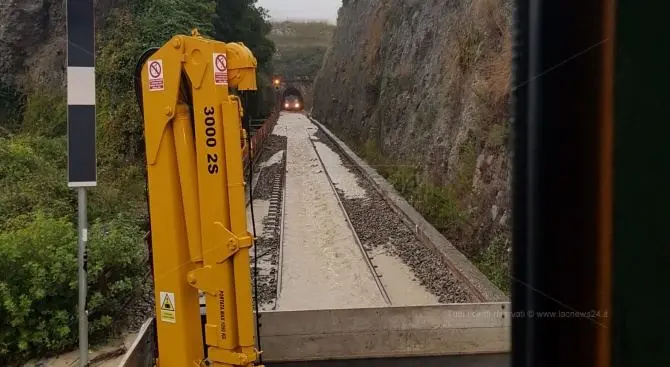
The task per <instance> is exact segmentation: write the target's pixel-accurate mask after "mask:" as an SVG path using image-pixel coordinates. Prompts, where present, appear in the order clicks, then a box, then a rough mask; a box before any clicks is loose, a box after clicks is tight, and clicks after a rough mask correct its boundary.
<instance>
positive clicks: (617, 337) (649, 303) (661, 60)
mask: <svg viewBox="0 0 670 367" xmlns="http://www.w3.org/2000/svg"><path fill="white" fill-rule="evenodd" d="M669 15H670V2H669V1H644V2H642V1H635V0H621V1H619V2H618V6H617V26H616V32H617V40H616V79H615V99H616V107H615V158H614V159H615V163H614V164H615V173H614V175H615V187H614V195H615V199H614V210H615V214H614V284H613V292H614V294H613V303H614V309H613V318H614V319H613V326H612V327H613V343H614V346H613V365H614V366H617V367H619V366H621V367H623V366H626V367H628V366H635V367H637V366H650V367H651V366H654V367H655V366H670V317H668V316H670V188H668V185H669V184H670V24H669V23H670V21H669V19H670V18H669Z"/></svg>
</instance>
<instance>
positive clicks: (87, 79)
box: [67, 0, 97, 366]
mask: <svg viewBox="0 0 670 367" xmlns="http://www.w3.org/2000/svg"><path fill="white" fill-rule="evenodd" d="M67 37H68V46H67V104H68V106H67V142H68V144H67V147H68V186H69V187H72V188H76V189H77V195H78V202H79V205H78V207H79V250H78V262H79V362H80V366H88V312H87V310H86V291H87V289H86V282H87V281H86V270H87V266H86V265H87V264H86V263H87V259H86V245H87V242H88V223H87V222H88V221H87V217H86V188H87V187H93V186H96V181H97V172H96V153H95V13H94V5H93V0H67Z"/></svg>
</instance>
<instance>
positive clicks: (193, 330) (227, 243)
mask: <svg viewBox="0 0 670 367" xmlns="http://www.w3.org/2000/svg"><path fill="white" fill-rule="evenodd" d="M255 69H256V59H255V58H254V56H253V54H252V53H251V51H249V49H248V48H246V47H245V46H244V45H243V44H240V43H228V44H226V43H223V42H217V41H213V40H209V39H206V38H204V37H202V36H200V35H199V34H198V33H197V31H196V32H194V34H193V35H191V36H184V35H179V36H175V37H173V38H172V39H171V40H170V41H169V42H167V43H166V44H165V45H164V46H163V47H161V48H160V49H158V50H157V51H156V52H155V53H153V54H152V55H151V56H150V57H148V59H147V60H146V61H145V62H144V67H142V75H141V79H142V88H141V95H142V97H141V104H142V111H143V115H144V116H143V117H144V130H145V144H146V149H147V172H148V192H149V210H150V214H151V216H150V217H151V233H152V246H153V248H152V261H153V265H154V288H155V289H154V291H155V302H156V321H157V339H158V360H159V361H160V363H157V365H159V366H160V367H172V366H175V367H177V366H179V367H183V366H188V365H194V364H195V365H200V364H201V363H202V362H203V361H205V359H207V360H208V361H209V363H210V365H211V366H252V365H254V363H255V361H256V359H257V357H258V355H259V353H260V352H259V351H257V350H256V349H255V333H254V313H253V302H252V289H251V268H250V264H249V248H250V247H251V246H252V243H253V238H252V236H251V235H250V234H249V232H248V230H247V223H246V220H247V219H246V209H245V199H244V198H245V196H244V187H245V182H244V171H243V156H242V151H243V149H244V147H243V146H242V144H240V142H241V140H242V138H243V137H244V136H245V133H246V132H244V131H242V130H243V129H242V122H241V118H242V116H243V113H244V111H243V106H242V103H241V100H240V99H239V97H237V96H236V95H234V94H233V93H232V92H231V90H230V89H231V88H235V89H237V90H254V89H256V74H255ZM199 292H203V293H204V295H205V301H206V322H205V325H204V343H205V344H206V346H207V348H206V350H205V348H203V331H202V326H201V322H200V307H199Z"/></svg>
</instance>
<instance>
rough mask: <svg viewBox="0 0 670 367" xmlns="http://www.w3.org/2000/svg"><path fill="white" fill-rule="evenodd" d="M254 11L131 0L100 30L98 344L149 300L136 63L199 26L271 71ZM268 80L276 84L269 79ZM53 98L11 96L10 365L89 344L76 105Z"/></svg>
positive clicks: (2, 117)
mask: <svg viewBox="0 0 670 367" xmlns="http://www.w3.org/2000/svg"><path fill="white" fill-rule="evenodd" d="M254 4H255V1H238V2H233V1H223V0H220V1H218V2H217V1H214V0H151V1H146V0H128V1H125V2H123V3H122V5H118V6H117V7H116V8H114V9H112V10H111V13H110V14H109V15H108V16H107V17H106V18H107V19H106V22H105V23H104V24H105V26H104V28H102V29H98V36H97V42H96V43H97V45H98V50H97V55H96V56H97V86H98V90H97V92H96V95H97V112H98V130H97V131H98V141H97V151H98V187H96V188H94V189H92V190H90V191H89V193H90V194H89V195H90V196H89V221H90V223H91V228H90V233H91V235H90V237H89V251H88V259H89V260H88V276H89V283H88V286H89V298H88V309H89V322H90V333H91V342H93V343H98V342H103V341H105V340H106V339H108V338H109V337H110V336H112V335H114V334H115V333H117V332H119V331H121V330H122V328H123V327H124V326H125V325H124V321H126V316H129V315H125V312H124V309H125V308H127V306H128V304H129V302H132V301H133V299H134V298H135V297H136V296H137V295H140V294H146V293H147V292H148V291H149V290H148V289H147V286H148V284H150V283H149V282H148V281H147V279H146V277H147V275H148V270H149V269H148V265H147V262H146V261H147V249H146V248H145V245H144V243H143V235H144V233H145V232H146V230H148V224H149V223H148V215H147V210H146V197H145V159H144V141H143V125H142V123H141V116H140V113H139V109H138V106H137V102H136V99H135V93H134V89H133V86H134V80H133V78H134V69H135V64H136V62H137V59H138V58H139V56H140V55H141V54H142V52H144V50H146V49H148V48H150V47H156V46H161V45H162V44H164V43H165V42H166V41H168V40H169V39H170V38H171V37H172V36H173V35H175V34H190V32H191V30H192V28H198V29H199V30H200V32H201V33H202V34H203V35H205V36H210V37H216V38H218V39H230V40H232V39H231V38H229V37H238V36H239V37H242V41H244V42H245V43H247V44H248V45H249V46H250V48H251V49H252V50H255V51H257V52H259V54H260V55H261V56H260V57H259V60H261V61H262V62H261V67H267V64H268V63H269V62H270V61H269V58H270V57H271V55H272V52H273V51H274V49H273V48H272V46H271V45H272V42H270V41H268V40H267V39H266V38H265V37H264V36H265V35H266V34H267V33H268V32H269V24H268V23H267V21H266V20H265V18H264V17H265V13H264V11H263V10H262V9H256V8H255V5H254ZM229 7H230V9H229ZM233 8H235V10H236V11H237V10H240V9H242V10H245V9H246V10H245V11H246V13H245V14H247V16H244V17H241V18H236V19H234V22H233V23H234V24H233V29H234V30H236V32H240V33H234V34H227V33H225V31H223V30H222V29H221V25H222V23H221V18H218V17H215V13H216V12H217V11H218V13H219V14H226V13H227V12H228V11H229V10H231V9H233ZM226 22H227V23H226V24H230V22H231V20H230V19H228V20H226ZM254 22H255V23H254ZM259 24H261V27H260V28H259V27H258V25H259ZM254 34H256V35H254ZM261 79H262V80H265V83H266V84H267V85H269V80H268V78H267V76H263V75H262V74H261ZM45 89H46V88H40V87H39V86H36V87H35V88H30V87H28V86H23V88H22V89H21V90H17V89H15V88H10V87H9V86H0V96H2V98H0V107H1V108H0V110H1V112H0V274H2V276H0V365H3V366H5V365H16V364H21V363H22V362H23V361H25V360H26V359H29V358H33V357H43V356H46V355H51V354H55V353H59V352H63V351H66V350H69V349H71V348H73V347H75V346H76V343H77V340H78V336H77V277H76V273H77V261H76V254H77V251H76V249H77V230H76V226H77V224H76V217H75V216H76V195H75V192H74V191H73V190H71V189H69V188H68V187H67V176H66V170H67V157H66V148H67V141H66V132H67V124H66V108H67V106H66V100H65V91H64V90H56V91H49V90H45ZM5 97H7V98H5Z"/></svg>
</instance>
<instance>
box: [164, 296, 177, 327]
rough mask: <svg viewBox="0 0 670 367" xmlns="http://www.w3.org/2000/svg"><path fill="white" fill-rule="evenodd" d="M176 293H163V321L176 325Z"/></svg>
mask: <svg viewBox="0 0 670 367" xmlns="http://www.w3.org/2000/svg"><path fill="white" fill-rule="evenodd" d="M175 305H176V303H175V302H174V293H169V292H161V321H165V322H171V323H173V324H174V323H176V322H177V315H176V313H177V312H176V311H177V310H176V309H175Z"/></svg>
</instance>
